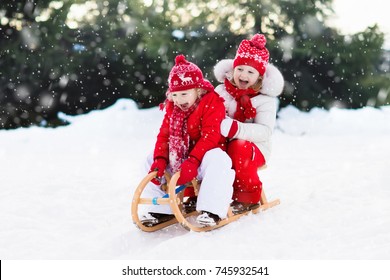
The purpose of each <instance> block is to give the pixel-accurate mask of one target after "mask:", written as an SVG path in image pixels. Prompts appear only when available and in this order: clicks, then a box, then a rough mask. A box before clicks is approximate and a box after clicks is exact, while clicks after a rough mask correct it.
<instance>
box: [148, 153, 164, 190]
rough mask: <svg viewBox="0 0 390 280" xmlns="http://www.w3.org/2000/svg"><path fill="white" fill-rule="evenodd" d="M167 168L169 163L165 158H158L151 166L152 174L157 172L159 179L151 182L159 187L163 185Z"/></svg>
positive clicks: (156, 178)
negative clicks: (162, 181) (162, 179)
mask: <svg viewBox="0 0 390 280" xmlns="http://www.w3.org/2000/svg"><path fill="white" fill-rule="evenodd" d="M166 168H167V161H166V160H165V158H156V159H155V160H154V162H153V164H152V165H151V166H150V170H149V173H150V172H153V171H156V170H157V177H155V178H153V179H152V180H151V182H152V183H153V184H155V185H157V186H159V185H161V178H162V176H164V172H165V169H166Z"/></svg>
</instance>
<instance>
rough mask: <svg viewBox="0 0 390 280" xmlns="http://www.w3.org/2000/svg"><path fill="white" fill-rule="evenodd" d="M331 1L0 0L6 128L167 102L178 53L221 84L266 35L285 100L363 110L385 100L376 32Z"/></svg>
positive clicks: (0, 83) (0, 122) (0, 78)
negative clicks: (339, 27) (226, 65)
mask: <svg viewBox="0 0 390 280" xmlns="http://www.w3.org/2000/svg"><path fill="white" fill-rule="evenodd" d="M331 4H332V0H312V1H307V0H273V1H271V0H261V1H258V0H256V1H255V0H221V1H215V0H210V1H201V0H186V1H184V0H165V1H161V0H119V1H118V0H90V1H85V0H62V1H59V0H58V1H53V0H40V1H37V0H24V1H11V0H2V1H1V2H0V17H1V20H0V106H1V107H0V128H14V127H19V126H29V125H32V124H38V125H43V126H51V125H54V126H55V125H58V124H62V123H63V122H62V121H61V120H60V119H58V118H57V113H58V111H62V112H65V113H67V114H81V113H85V112H88V111H90V110H94V109H100V108H105V107H107V106H109V105H111V104H112V103H113V102H115V101H116V100H117V99H118V98H122V97H125V98H132V99H133V100H135V101H136V102H137V104H138V106H139V107H140V108H147V107H151V106H155V105H157V104H158V103H159V102H161V101H162V100H163V99H164V97H165V90H166V79H167V76H168V71H169V69H170V68H171V67H172V65H173V61H174V57H175V56H176V55H177V54H178V53H183V54H185V55H186V56H187V57H188V59H189V60H191V61H193V62H195V63H197V64H198V65H199V66H200V67H201V68H202V69H203V72H204V73H205V75H206V77H207V78H209V79H210V80H212V82H214V83H216V81H215V80H214V79H213V75H212V69H213V66H214V65H215V63H216V62H217V61H219V60H221V59H224V58H233V57H234V54H235V51H236V49H237V47H238V44H239V43H240V41H241V40H242V39H244V38H248V37H250V36H252V35H253V34H255V33H257V32H261V33H264V34H265V35H266V37H267V38H268V43H267V47H268V49H269V50H270V52H271V62H272V63H274V64H276V65H277V66H278V67H279V68H280V69H281V70H282V72H283V74H284V76H285V79H286V87H285V93H284V95H283V96H282V97H281V105H282V106H286V105H288V104H293V105H295V106H297V107H298V108H301V109H307V110H308V109H310V108H313V107H314V106H319V107H324V108H329V107H331V106H343V107H347V108H358V107H361V106H365V105H373V106H380V105H383V104H388V102H389V98H388V92H389V91H390V85H389V83H390V82H389V81H390V79H389V76H388V75H389V73H388V70H383V67H382V68H381V63H382V60H381V59H383V56H382V53H383V52H382V49H381V46H382V45H383V38H384V37H383V33H382V32H380V30H379V29H378V28H377V27H376V26H373V27H370V28H368V29H367V30H366V31H364V32H361V33H358V34H355V35H353V36H348V37H347V36H342V35H340V34H339V33H338V32H337V31H336V30H334V29H331V28H329V27H327V26H326V24H325V21H326V18H327V17H328V16H329V15H331V14H332V13H333V11H332V8H331Z"/></svg>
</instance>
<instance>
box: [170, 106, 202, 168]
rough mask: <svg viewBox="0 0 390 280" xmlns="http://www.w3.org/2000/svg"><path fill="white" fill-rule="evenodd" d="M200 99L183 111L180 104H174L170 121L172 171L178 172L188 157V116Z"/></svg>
mask: <svg viewBox="0 0 390 280" xmlns="http://www.w3.org/2000/svg"><path fill="white" fill-rule="evenodd" d="M198 104H199V99H197V100H196V101H195V103H194V104H193V105H192V106H191V107H190V108H188V110H186V111H183V110H182V109H180V108H179V107H178V106H174V108H173V112H172V115H171V119H170V122H169V165H170V166H171V169H172V173H176V172H177V171H178V170H179V169H180V166H181V164H182V162H183V161H184V160H186V159H187V158H188V154H189V147H190V136H189V134H188V127H187V121H188V117H189V116H190V115H191V113H192V112H194V110H195V109H196V108H197V107H198Z"/></svg>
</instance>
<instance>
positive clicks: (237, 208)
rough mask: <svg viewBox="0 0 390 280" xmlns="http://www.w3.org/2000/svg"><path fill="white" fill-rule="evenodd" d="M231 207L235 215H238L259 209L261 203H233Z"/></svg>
mask: <svg viewBox="0 0 390 280" xmlns="http://www.w3.org/2000/svg"><path fill="white" fill-rule="evenodd" d="M230 206H231V207H232V212H233V214H234V215H237V214H242V213H244V212H248V211H251V210H254V209H257V208H259V207H260V203H245V202H238V201H233V202H232V203H231V204H230Z"/></svg>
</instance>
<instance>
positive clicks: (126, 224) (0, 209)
mask: <svg viewBox="0 0 390 280" xmlns="http://www.w3.org/2000/svg"><path fill="white" fill-rule="evenodd" d="M162 115H163V113H162V112H161V111H159V110H158V109H157V108H153V109H147V110H138V109H137V108H136V106H135V104H134V103H133V102H132V101H130V100H124V99H122V100H119V101H118V102H117V103H116V104H115V105H113V106H112V107H110V108H107V109H105V110H102V111H94V112H91V113H89V114H86V115H81V116H77V117H70V116H63V118H66V119H68V120H69V121H70V122H71V123H72V124H71V125H69V126H67V127H60V128H56V129H43V128H36V127H31V128H27V129H17V130H10V131H5V130H3V131H0V259H19V260H20V259H59V260H61V259H134V260H135V259H197V260H201V259H267V260H272V259H275V260H281V259H305V260H310V259H320V260H323V259H332V260H339V259H390V234H389V233H390V188H389V186H390V183H389V182H390V172H389V167H390V106H386V107H382V108H381V109H373V108H368V107H367V108H363V109H359V110H343V109H332V110H330V111H324V110H320V109H313V110H312V111H310V112H309V113H303V112H300V111H298V110H297V109H295V108H293V107H287V108H284V109H282V110H281V111H280V112H279V118H278V122H277V128H276V129H275V133H274V138H273V139H274V141H273V142H274V145H273V154H272V158H271V161H270V162H269V164H268V168H267V169H266V170H263V171H261V177H262V181H263V184H264V189H265V191H266V194H267V195H268V197H269V198H270V199H272V198H280V199H281V204H280V205H279V206H277V207H275V208H272V209H270V210H269V211H266V212H262V213H260V214H258V215H249V216H247V217H244V218H242V219H240V220H239V221H237V222H235V223H232V224H229V225H227V226H226V227H223V228H221V229H218V230H215V231H212V232H207V233H194V232H188V231H186V230H185V229H183V228H181V227H180V226H172V227H169V228H167V229H164V230H161V231H160V232H155V233H145V232H141V231H140V230H139V229H137V228H136V227H135V225H134V224H133V223H132V220H131V216H130V208H131V199H132V196H133V191H134V190H135V188H136V186H137V185H138V183H139V182H140V180H141V179H142V178H143V177H144V176H145V175H146V174H145V172H144V170H143V164H144V160H145V158H146V155H147V154H148V153H150V152H151V151H152V149H153V145H154V141H155V136H156V134H157V131H158V128H159V125H160V121H161V119H162Z"/></svg>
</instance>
